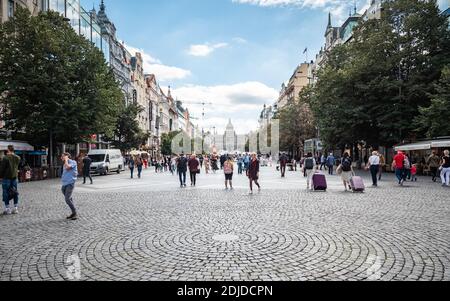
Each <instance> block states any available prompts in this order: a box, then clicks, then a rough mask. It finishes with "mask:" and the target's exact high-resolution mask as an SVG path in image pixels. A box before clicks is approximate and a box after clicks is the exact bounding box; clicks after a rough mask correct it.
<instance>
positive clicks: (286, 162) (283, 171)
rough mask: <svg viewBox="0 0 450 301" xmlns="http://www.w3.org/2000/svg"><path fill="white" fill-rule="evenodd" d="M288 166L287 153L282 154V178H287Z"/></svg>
mask: <svg viewBox="0 0 450 301" xmlns="http://www.w3.org/2000/svg"><path fill="white" fill-rule="evenodd" d="M287 164H288V157H287V155H286V154H285V153H283V154H281V156H280V170H281V177H282V178H285V177H286V166H287Z"/></svg>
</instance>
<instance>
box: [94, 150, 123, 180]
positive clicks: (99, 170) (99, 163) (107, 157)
mask: <svg viewBox="0 0 450 301" xmlns="http://www.w3.org/2000/svg"><path fill="white" fill-rule="evenodd" d="M88 156H89V158H91V160H92V165H91V173H93V174H99V175H107V174H108V173H109V172H112V171H115V172H117V173H118V174H120V172H121V171H124V170H125V163H124V160H123V156H122V153H121V152H120V150H117V149H99V150H91V151H90V152H89V154H88Z"/></svg>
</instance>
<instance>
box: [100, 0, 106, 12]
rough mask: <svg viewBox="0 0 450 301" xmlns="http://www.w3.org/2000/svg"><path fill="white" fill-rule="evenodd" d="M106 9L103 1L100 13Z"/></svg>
mask: <svg viewBox="0 0 450 301" xmlns="http://www.w3.org/2000/svg"><path fill="white" fill-rule="evenodd" d="M105 9H106V7H105V2H104V1H103V0H102V2H101V3H100V11H105Z"/></svg>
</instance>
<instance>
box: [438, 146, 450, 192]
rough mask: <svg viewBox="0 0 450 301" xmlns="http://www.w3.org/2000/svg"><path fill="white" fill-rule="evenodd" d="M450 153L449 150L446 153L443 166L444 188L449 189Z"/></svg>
mask: <svg viewBox="0 0 450 301" xmlns="http://www.w3.org/2000/svg"><path fill="white" fill-rule="evenodd" d="M449 154H450V152H449V151H448V150H446V151H444V157H443V158H442V165H441V168H440V169H441V179H442V186H443V187H449V185H450V156H449Z"/></svg>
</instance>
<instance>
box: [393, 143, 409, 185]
mask: <svg viewBox="0 0 450 301" xmlns="http://www.w3.org/2000/svg"><path fill="white" fill-rule="evenodd" d="M405 159H406V157H405V155H404V154H403V152H402V151H399V152H398V153H397V155H396V156H395V157H394V162H392V167H393V168H394V169H395V176H396V177H397V180H398V185H400V186H403V184H404V183H405V180H406V177H405V175H406V174H405Z"/></svg>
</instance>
